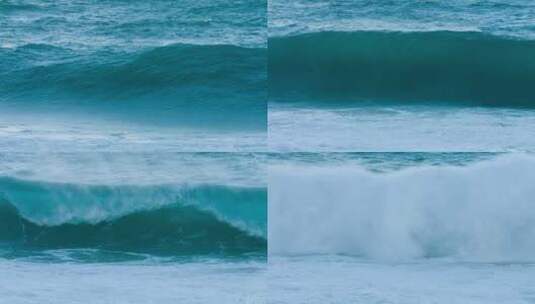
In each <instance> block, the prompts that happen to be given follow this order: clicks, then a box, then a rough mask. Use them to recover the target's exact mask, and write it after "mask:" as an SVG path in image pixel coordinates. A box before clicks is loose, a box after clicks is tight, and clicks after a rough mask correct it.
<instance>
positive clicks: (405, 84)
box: [268, 1, 535, 152]
mask: <svg viewBox="0 0 535 304" xmlns="http://www.w3.org/2000/svg"><path fill="white" fill-rule="evenodd" d="M534 9H535V7H534V6H533V3H531V2H530V1H449V2H447V3H444V2H437V1H383V2H370V1H334V2H332V1H291V2H287V1H272V2H271V3H270V5H269V24H270V27H269V51H268V52H269V55H268V57H269V65H268V70H269V88H270V111H269V114H268V115H269V133H270V139H272V140H271V141H270V143H269V145H270V149H271V150H275V151H294V152H295V151H297V152H299V151H324V152H328V151H340V152H342V151H347V152H351V151H370V152H373V151H415V152H418V151H430V152H445V151H452V152H456V151H473V152H485V151H511V150H524V151H525V150H533V148H534V142H533V140H530V139H529V135H528V134H530V133H533V130H534V128H535V125H534V124H533V122H534V116H533V113H534V112H533V108H534V105H535V104H534V103H533V100H534V98H535V96H534V94H533V90H532V89H531V84H532V83H533V82H534V80H535V79H533V75H535V61H534V59H533V56H531V53H533V50H534V49H535V42H534V40H533V39H534V38H535V29H534V28H533V11H534ZM330 130H332V132H331V131H330ZM286 137H292V138H296V139H297V142H294V143H293V144H294V145H291V144H290V143H288V142H287V141H285V140H284V139H285V138H286Z"/></svg>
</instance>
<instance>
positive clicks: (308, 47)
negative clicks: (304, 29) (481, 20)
mask: <svg viewBox="0 0 535 304" xmlns="http://www.w3.org/2000/svg"><path fill="white" fill-rule="evenodd" d="M533 50H535V41H533V40H520V39H512V38H506V37H499V36H493V35H489V34H485V33H481V32H451V31H433V32H387V31H356V32H316V33H308V34H301V35H295V36H286V37H272V38H270V39H269V55H268V57H269V64H268V70H269V86H270V90H271V92H273V94H274V96H285V95H288V94H291V93H297V94H299V95H304V96H306V97H309V98H315V99H319V100H323V99H326V100H330V99H342V100H374V101H380V102H393V103H406V102H418V103H427V102H437V103H441V102H442V103H456V104H470V105H485V106H520V107H533V106H535V101H534V100H535V94H534V93H533V90H532V88H531V85H532V84H533V83H535V58H534V57H533V56H532V53H533Z"/></svg>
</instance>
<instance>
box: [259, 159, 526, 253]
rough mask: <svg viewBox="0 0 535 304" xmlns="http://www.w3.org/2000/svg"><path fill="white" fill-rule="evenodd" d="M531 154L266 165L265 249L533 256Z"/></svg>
mask: <svg viewBox="0 0 535 304" xmlns="http://www.w3.org/2000/svg"><path fill="white" fill-rule="evenodd" d="M534 180H535V158H533V157H532V156H526V155H508V156H503V157H498V158H496V159H493V160H488V161H482V162H480V163H475V164H472V165H469V166H466V167H424V168H409V169H404V170H400V171H396V172H389V173H373V172H370V171H367V170H365V169H363V168H361V167H360V166H356V165H343V164H341V165H337V166H329V167H325V166H323V167H314V166H310V165H309V166H303V165H289V164H286V165H284V166H272V167H271V168H270V173H269V186H270V187H269V213H268V216H269V225H268V227H269V250H270V252H271V254H282V255H287V254H350V255H358V256H363V257H367V258H372V259H379V260H406V259H414V258H424V257H445V256H447V257H455V258H459V259H463V260H475V261H504V260H506V261H511V260H515V261H518V260H520V261H534V260H535V254H534V253H535V211H534V210H535V199H534V198H535V187H533V181H534Z"/></svg>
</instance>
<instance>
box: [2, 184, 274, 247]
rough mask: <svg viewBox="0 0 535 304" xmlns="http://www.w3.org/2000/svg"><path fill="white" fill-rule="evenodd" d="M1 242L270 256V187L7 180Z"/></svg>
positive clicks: (14, 245)
mask: <svg viewBox="0 0 535 304" xmlns="http://www.w3.org/2000/svg"><path fill="white" fill-rule="evenodd" d="M0 193H1V195H0V197H1V199H0V201H1V204H0V218H1V222H2V225H1V226H0V241H1V242H3V243H7V244H8V245H9V246H11V247H14V248H22V249H37V250H44V249H72V248H96V249H104V250H114V251H128V252H141V253H151V254H160V255H193V254H216V255H218V254H223V255H228V254H231V255H232V254H244V253H256V254H263V252H265V250H266V246H267V245H266V222H267V219H266V193H265V190H264V189H257V188H237V187H225V186H216V185H205V186H195V187H186V186H171V185H158V186H106V185H81V184H61V183H49V182H37V181H24V180H19V179H14V178H10V177H3V178H1V179H0Z"/></svg>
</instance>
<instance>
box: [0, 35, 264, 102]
mask: <svg viewBox="0 0 535 304" xmlns="http://www.w3.org/2000/svg"><path fill="white" fill-rule="evenodd" d="M36 48H37V51H38V53H39V54H41V57H48V58H56V59H58V58H59V59H61V60H59V61H60V62H58V60H56V61H54V62H47V61H46V60H43V61H39V62H38V63H36V60H35V58H34V55H35V54H34V53H35V52H36V50H35V49H36ZM64 53H68V54H70V55H71V56H70V57H67V58H65V54H64ZM266 53H267V51H266V49H262V48H258V49H255V48H244V47H238V46H233V45H190V44H174V45H168V46H162V47H157V48H153V49H145V50H142V51H139V52H112V51H106V50H101V51H98V52H94V53H91V54H88V55H80V54H72V53H71V52H68V50H65V49H62V48H58V47H54V46H46V45H25V46H19V47H17V48H15V49H8V50H4V51H3V52H1V53H0V55H3V56H9V57H10V58H13V57H17V58H18V59H19V60H17V62H13V63H11V64H12V66H4V67H3V68H2V70H1V72H2V74H3V75H4V76H6V77H2V80H1V81H0V84H2V87H3V89H1V92H2V95H4V97H3V98H4V99H5V100H28V99H32V98H31V97H32V96H40V100H41V99H45V102H46V100H47V99H48V100H57V99H73V97H77V99H78V100H80V99H83V100H93V99H97V100H101V101H110V100H132V99H140V98H151V99H153V100H158V99H164V98H167V99H169V98H172V99H174V100H175V101H177V102H179V101H180V100H192V99H193V100H195V99H199V98H204V99H206V98H208V97H220V98H221V99H223V100H229V99H230V98H229V95H231V97H236V96H237V95H241V96H242V97H247V96H249V97H251V96H254V94H258V92H260V93H261V94H263V91H265V89H263V88H265V87H266V84H265V78H266V71H265V68H266V67H265V65H266V56H267V54H266ZM6 62H12V61H10V60H8V61H6ZM8 76H9V77H8ZM243 99H246V100H248V101H251V100H250V98H249V99H247V98H242V102H243ZM254 101H256V100H253V102H254Z"/></svg>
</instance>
